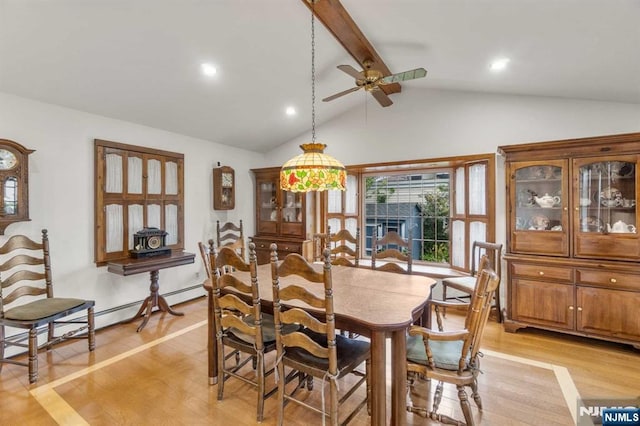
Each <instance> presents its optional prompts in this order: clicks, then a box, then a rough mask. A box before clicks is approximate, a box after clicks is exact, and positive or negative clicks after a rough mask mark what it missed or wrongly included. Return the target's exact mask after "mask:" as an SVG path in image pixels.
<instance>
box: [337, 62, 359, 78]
mask: <svg viewBox="0 0 640 426" xmlns="http://www.w3.org/2000/svg"><path fill="white" fill-rule="evenodd" d="M338 69H339V70H340V71H342V72H346V73H347V74H349V75H350V76H351V77H353V78H355V79H356V80H359V79H361V78H364V74H363V73H361V72H360V71H358V70H357V69H355V68H354V67H352V66H351V65H338Z"/></svg>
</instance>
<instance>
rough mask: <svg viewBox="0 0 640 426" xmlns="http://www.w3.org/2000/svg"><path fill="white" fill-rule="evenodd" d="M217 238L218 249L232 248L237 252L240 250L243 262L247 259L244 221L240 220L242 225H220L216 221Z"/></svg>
mask: <svg viewBox="0 0 640 426" xmlns="http://www.w3.org/2000/svg"><path fill="white" fill-rule="evenodd" d="M216 237H217V240H216V241H217V244H218V249H220V248H222V247H230V248H232V249H234V250H236V251H238V250H239V251H240V257H241V258H242V259H243V260H244V259H246V251H245V241H244V227H243V224H242V219H240V225H236V224H235V223H233V222H226V223H225V224H224V225H220V221H219V220H218V221H216Z"/></svg>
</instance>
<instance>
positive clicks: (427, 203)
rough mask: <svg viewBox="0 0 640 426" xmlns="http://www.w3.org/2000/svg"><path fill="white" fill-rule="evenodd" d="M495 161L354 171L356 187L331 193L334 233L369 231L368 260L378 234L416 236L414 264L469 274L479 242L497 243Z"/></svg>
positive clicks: (329, 209)
mask: <svg viewBox="0 0 640 426" xmlns="http://www.w3.org/2000/svg"><path fill="white" fill-rule="evenodd" d="M494 157H495V156H494V155H492V154H486V155H477V156H468V157H456V158H449V159H445V160H442V161H441V160H416V161H415V162H413V163H397V164H375V165H363V166H358V167H354V168H348V179H350V180H351V182H353V185H355V188H351V187H349V185H347V190H346V191H344V192H339V191H329V194H328V202H327V208H326V212H327V220H328V222H329V225H330V226H331V229H340V228H341V227H347V228H353V229H354V230H355V228H356V227H358V226H359V227H360V228H361V229H362V230H364V232H362V233H361V238H362V239H363V241H362V244H361V246H362V247H363V250H362V254H363V256H364V257H369V256H370V255H371V244H372V237H373V235H374V232H376V233H377V235H378V237H382V236H383V235H385V234H386V233H387V232H389V231H395V232H397V233H398V234H399V235H400V236H401V237H403V238H408V237H409V236H411V239H412V243H413V245H412V250H411V252H412V254H413V259H414V264H416V262H418V263H419V262H424V263H429V264H435V265H440V266H447V267H449V266H450V267H452V268H455V269H460V270H469V268H470V257H469V256H470V251H471V245H472V244H473V241H474V240H482V241H494V240H495V225H494V220H495V219H494V216H495V207H494V206H493V205H492V201H491V200H494V199H495V197H494V194H493V192H494V190H493V187H494V175H495V159H494ZM358 188H360V191H358ZM346 205H349V206H353V207H351V208H346V207H345V206H346ZM358 206H360V210H361V211H362V213H361V214H358ZM334 224H335V226H336V227H337V228H334Z"/></svg>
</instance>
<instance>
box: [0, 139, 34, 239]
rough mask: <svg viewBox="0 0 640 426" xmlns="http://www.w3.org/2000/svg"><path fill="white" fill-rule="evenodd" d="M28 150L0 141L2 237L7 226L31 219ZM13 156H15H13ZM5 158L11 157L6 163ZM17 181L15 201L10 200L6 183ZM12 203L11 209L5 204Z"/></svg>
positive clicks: (12, 142) (0, 220)
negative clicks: (11, 180) (9, 180)
mask: <svg viewBox="0 0 640 426" xmlns="http://www.w3.org/2000/svg"><path fill="white" fill-rule="evenodd" d="M32 152H34V150H33V149H27V148H25V147H24V146H22V145H20V144H19V143H17V142H14V141H11V140H8V139H0V235H4V231H5V229H6V228H7V226H9V225H11V224H12V223H15V222H24V221H28V220H31V219H29V154H31V153H32ZM11 154H13V155H11ZM5 157H9V158H8V160H7V161H5ZM12 178H13V179H15V181H16V184H17V188H16V190H15V192H14V194H15V199H13V200H9V199H8V195H9V194H8V193H7V192H6V191H7V186H6V182H7V181H8V179H12ZM7 202H10V203H11V208H9V206H8V205H6V204H5V203H7Z"/></svg>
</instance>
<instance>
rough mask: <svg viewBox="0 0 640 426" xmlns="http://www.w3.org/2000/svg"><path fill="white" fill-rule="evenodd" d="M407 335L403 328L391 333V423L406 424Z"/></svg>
mask: <svg viewBox="0 0 640 426" xmlns="http://www.w3.org/2000/svg"><path fill="white" fill-rule="evenodd" d="M406 345H407V337H406V335H405V330H398V331H394V332H393V334H392V335H391V424H392V425H406V424H407V411H406V410H407V346H406Z"/></svg>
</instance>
